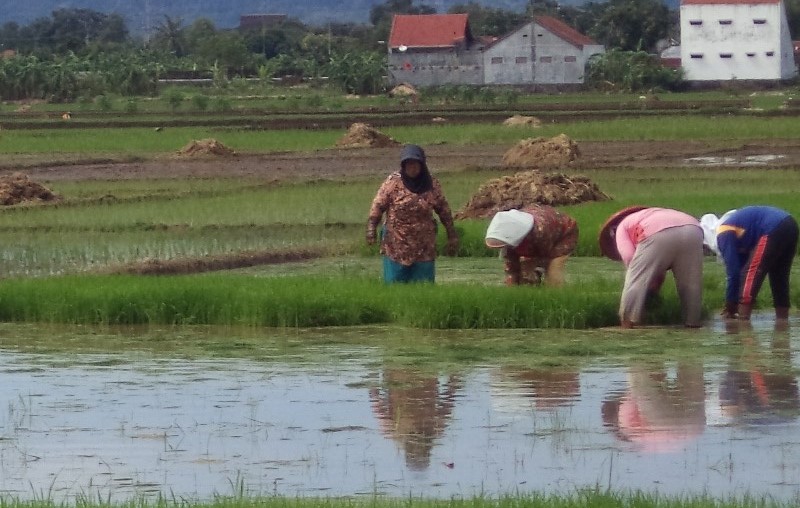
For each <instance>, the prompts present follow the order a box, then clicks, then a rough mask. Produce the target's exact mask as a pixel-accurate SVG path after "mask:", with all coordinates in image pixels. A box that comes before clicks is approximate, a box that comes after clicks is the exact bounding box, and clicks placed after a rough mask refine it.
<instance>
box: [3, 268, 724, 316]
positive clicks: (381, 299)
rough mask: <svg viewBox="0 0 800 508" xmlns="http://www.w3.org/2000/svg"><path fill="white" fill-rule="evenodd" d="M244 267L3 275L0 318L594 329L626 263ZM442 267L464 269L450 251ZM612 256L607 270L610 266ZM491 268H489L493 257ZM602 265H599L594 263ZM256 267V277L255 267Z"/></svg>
mask: <svg viewBox="0 0 800 508" xmlns="http://www.w3.org/2000/svg"><path fill="white" fill-rule="evenodd" d="M354 259H355V260H356V261H355V264H354V265H353V267H351V268H348V267H344V266H340V267H339V268H338V269H337V268H336V264H337V263H339V264H340V263H341V260H333V261H329V262H328V263H327V264H326V263H323V262H322V261H317V262H316V263H317V264H316V266H317V267H318V268H317V273H316V274H315V273H314V272H313V270H311V269H309V268H308V267H307V266H306V264H305V263H294V264H288V265H279V266H274V267H271V270H272V273H270V272H259V271H257V270H255V269H250V270H245V271H242V272H241V273H235V272H234V273H214V274H206V275H190V276H169V277H143V276H124V275H121V276H99V275H93V276H88V275H87V276H65V277H49V278H43V279H30V278H15V279H7V280H6V281H4V283H3V284H1V285H0V320H3V321H13V322H43V323H72V324H102V325H130V324H149V325H163V324H170V325H172V324H175V325H186V324H207V325H229V326H234V325H244V326H257V327H260V326H268V327H315V326H356V325H368V324H386V325H400V326H406V327H411V328H427V329H492V328H568V329H581V328H597V327H603V326H611V325H615V324H616V323H617V319H618V318H617V307H618V305H619V294H620V291H621V286H622V280H621V268H620V267H619V266H618V265H617V264H614V263H611V262H610V261H606V260H600V259H597V260H595V259H585V258H584V259H580V258H579V259H573V260H571V261H570V264H569V265H568V273H569V281H568V284H567V286H566V287H564V288H546V287H512V288H508V287H505V286H503V285H502V284H501V282H500V281H501V280H502V266H501V263H500V261H499V260H495V259H485V261H484V262H485V263H486V265H487V266H486V267H484V269H483V270H481V271H478V272H476V278H475V279H474V280H464V279H463V278H462V279H461V280H448V279H447V278H443V277H440V282H439V283H438V284H435V285H432V284H422V285H392V286H386V285H384V284H383V283H382V282H381V280H380V275H379V267H378V264H377V263H374V264H372V265H369V266H367V265H364V264H361V263H360V262H359V261H358V258H354ZM441 264H443V265H445V267H446V269H445V270H444V271H445V273H451V274H458V276H460V277H463V274H462V270H461V269H460V266H461V265H463V264H468V265H469V266H474V265H475V264H476V262H475V261H473V260H472V259H466V260H449V261H448V263H444V262H442V263H441ZM605 265H607V266H608V268H612V269H611V270H607V271H604V270H603V267H604V266H605ZM707 266H708V268H709V269H708V270H707V272H708V273H707V274H706V276H705V280H706V292H705V299H706V302H708V304H709V305H707V307H708V308H714V307H715V306H717V304H718V302H721V301H722V290H723V288H722V286H723V284H722V283H721V282H722V280H721V279H722V277H721V267H717V266H716V264H715V263H708V264H707ZM492 267H493V268H494V270H493V271H492V270H491V268H492ZM595 267H597V268H599V269H597V268H595ZM255 275H258V276H255ZM663 293H664V296H663V299H662V301H661V302H659V303H658V304H657V305H655V306H653V307H652V308H651V309H650V312H649V313H648V319H649V320H650V321H649V323H650V324H670V323H680V309H679V305H678V300H677V296H676V295H675V290H674V286H673V285H672V284H671V283H668V284H666V287H665V289H664V292H663Z"/></svg>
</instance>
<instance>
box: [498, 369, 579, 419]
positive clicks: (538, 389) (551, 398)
mask: <svg viewBox="0 0 800 508" xmlns="http://www.w3.org/2000/svg"><path fill="white" fill-rule="evenodd" d="M501 374H502V376H503V378H504V380H506V381H507V382H504V383H503V386H504V387H505V388H506V391H505V393H498V395H499V396H500V397H505V398H509V396H513V395H518V394H522V395H525V396H526V397H531V398H532V399H533V400H532V401H533V403H534V404H535V405H536V407H537V408H541V409H552V408H556V407H559V406H566V405H569V404H571V403H572V402H573V401H575V399H577V398H578V396H579V395H580V376H579V374H578V372H577V371H575V370H569V369H563V368H558V369H556V368H552V369H545V368H542V369H519V368H510V367H509V368H504V369H502V371H501ZM507 385H510V386H507ZM512 391H515V392H516V393H512ZM527 407H528V408H529V407H530V404H528V405H527Z"/></svg>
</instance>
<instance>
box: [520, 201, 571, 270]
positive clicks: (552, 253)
mask: <svg viewBox="0 0 800 508" xmlns="http://www.w3.org/2000/svg"><path fill="white" fill-rule="evenodd" d="M522 211H523V212H528V213H529V214H531V215H533V229H531V231H530V233H528V234H527V236H525V238H523V239H522V242H521V243H520V244H519V245H518V246H516V247H507V248H506V249H505V272H506V275H508V276H510V277H512V278H516V279H518V278H519V277H520V276H521V275H522V267H521V263H520V258H529V259H534V258H535V259H538V260H541V261H542V264H543V266H544V267H546V266H547V265H546V264H544V263H545V262H546V261H548V260H550V259H554V258H558V257H561V256H567V255H569V254H572V252H573V251H574V250H575V246H576V245H577V244H578V223H577V222H575V219H573V218H572V217H570V216H569V215H567V214H565V213H562V212H559V211H558V210H556V209H555V208H553V207H550V206H546V205H533V206H530V207H527V208H523V209H522Z"/></svg>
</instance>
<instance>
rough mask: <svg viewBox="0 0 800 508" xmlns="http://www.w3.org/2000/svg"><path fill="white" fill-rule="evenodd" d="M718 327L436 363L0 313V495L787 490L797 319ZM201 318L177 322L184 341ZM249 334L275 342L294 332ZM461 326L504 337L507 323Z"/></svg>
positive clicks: (329, 345)
mask: <svg viewBox="0 0 800 508" xmlns="http://www.w3.org/2000/svg"><path fill="white" fill-rule="evenodd" d="M716 326H717V327H716V328H713V327H712V328H711V329H709V330H706V331H704V332H702V333H704V334H705V335H698V334H695V335H696V336H697V337H698V339H697V340H701V337H702V340H718V341H720V343H724V344H727V345H728V346H729V347H727V348H721V349H724V350H726V351H729V352H731V353H729V354H720V355H718V356H702V355H701V356H697V355H695V356H691V355H687V358H680V359H663V358H662V359H659V360H658V361H656V362H652V361H646V362H645V361H643V360H641V359H638V360H625V359H622V360H620V359H619V358H615V359H613V360H612V359H607V358H602V357H601V358H596V359H592V360H587V361H581V362H580V363H579V364H578V365H576V366H571V365H570V364H564V363H563V362H562V363H558V362H553V363H558V365H559V366H557V367H552V366H551V367H546V366H545V365H549V364H550V363H548V362H547V361H546V360H547V359H539V360H544V361H539V362H538V363H537V364H536V366H533V367H531V366H528V367H525V366H520V365H517V364H515V363H512V362H508V361H502V362H500V361H493V360H492V359H491V358H489V359H486V358H481V359H478V360H476V359H474V358H473V359H471V360H470V361H462V362H459V361H448V362H442V364H441V365H444V366H443V367H442V366H437V367H435V368H430V366H424V365H423V366H420V365H417V364H416V362H414V361H402V359H398V358H391V359H390V358H388V357H387V355H386V352H385V350H384V348H382V347H381V339H380V338H378V340H371V341H370V340H360V341H345V340H341V341H337V340H336V337H335V336H336V334H343V333H346V331H343V330H319V331H316V332H307V336H306V338H304V339H303V340H304V341H306V340H307V339H308V337H310V336H312V335H314V334H316V335H317V339H318V340H307V342H308V344H309V346H308V347H306V348H298V347H283V348H280V347H278V348H276V349H275V351H273V352H272V353H271V354H270V355H268V356H267V357H263V356H261V357H258V358H242V356H247V355H242V354H239V355H237V356H239V357H238V358H237V357H232V356H230V355H228V356H227V357H226V355H225V353H224V351H223V352H222V353H220V352H219V351H217V353H216V354H214V355H211V354H206V355H202V354H197V353H196V352H194V353H193V354H179V353H175V352H174V351H173V352H170V353H163V352H162V353H157V352H154V350H153V348H149V349H147V350H143V349H144V348H143V349H142V350H140V351H139V352H136V351H134V349H133V346H130V344H137V343H138V342H137V341H141V342H145V339H144V338H141V337H137V335H136V334H135V333H134V332H130V334H128V335H125V334H122V336H115V337H112V338H110V339H109V342H111V341H116V342H119V343H126V344H129V346H128V347H124V348H122V350H123V352H117V353H110V352H98V351H96V350H87V349H86V348H83V349H81V348H78V347H75V348H69V347H61V348H56V347H52V346H48V347H44V346H42V343H41V341H42V339H41V337H40V336H41V335H42V332H36V330H35V329H32V328H30V327H14V326H12V325H4V328H3V330H2V333H3V336H4V338H3V339H2V341H0V344H2V347H3V349H2V360H0V383H1V384H2V386H3V388H4V389H3V391H2V394H0V403H1V404H2V408H3V411H2V413H0V495H3V496H11V497H14V498H18V499H42V498H44V499H52V500H55V501H61V500H73V499H75V498H76V497H79V496H87V495H88V496H98V495H99V496H101V497H102V498H103V499H110V500H120V501H121V500H126V499H131V498H133V497H141V496H145V497H147V496H150V495H152V496H156V495H165V496H167V497H170V498H172V497H174V498H180V499H196V500H207V499H210V498H212V497H213V496H215V495H234V494H242V493H244V494H249V495H268V494H270V495H271V494H278V495H287V496H298V495H299V496H341V495H347V496H352V495H365V496H372V495H375V494H378V495H391V496H408V495H414V496H425V497H438V498H450V497H453V496H471V495H484V496H496V495H502V494H515V493H526V492H541V493H558V494H567V495H568V494H571V493H574V492H575V490H576V489H580V488H600V489H603V490H605V489H611V490H625V491H627V490H629V489H638V490H643V491H646V492H658V493H662V494H666V495H693V494H696V495H701V494H709V495H712V496H718V497H721V498H726V497H728V496H732V495H736V496H744V495H752V496H770V497H772V498H774V499H777V500H783V501H796V500H798V499H800V495H798V493H800V440H798V438H797V436H798V435H800V423H799V420H798V414H800V396H799V395H798V384H797V375H796V374H797V360H796V359H795V354H794V350H795V349H796V348H797V346H798V345H799V344H800V335H798V332H797V329H800V326H795V328H796V330H774V329H773V327H772V324H771V323H768V322H767V321H766V320H765V321H763V322H756V324H755V325H754V328H753V329H747V330H744V331H735V332H726V331H725V330H723V329H721V324H717V325H716ZM59 333H62V334H63V335H64V339H63V340H62V343H78V342H80V341H79V340H77V339H76V338H75V337H74V333H73V335H70V333H69V332H65V331H61V332H53V331H48V332H46V333H45V335H48V334H49V335H50V336H49V337H48V339H47V340H53V337H55V340H56V342H57V341H58V339H59V338H58V334H59ZM169 333H170V332H166V335H169ZM192 333H193V332H192V331H191V330H187V329H177V330H176V331H175V334H176V335H180V337H181V338H180V340H181V341H183V342H184V343H187V342H188V343H191V342H192V341H193V337H192ZM220 333H222V332H220ZM258 333H263V334H264V338H263V340H264V341H265V342H266V341H269V340H271V339H270V338H269V335H270V333H287V332H275V331H261V332H258ZM369 333H374V332H369ZM385 333H388V334H391V333H392V332H390V331H389V332H385ZM414 333H415V334H416V333H417V332H416V331H414ZM419 333H420V334H424V333H425V332H419ZM470 333H471V335H472V338H473V339H474V340H482V339H485V340H495V339H497V335H498V334H500V333H502V331H497V330H495V331H486V332H475V331H472V332H470ZM575 333H576V334H578V333H580V332H575ZM596 333H597V332H596ZM632 333H635V332H632ZM672 333H683V332H676V331H673V332H672ZM686 333H689V332H686ZM198 340H199V339H198ZM654 340H655V339H654ZM147 341H150V342H158V340H155V339H153V338H152V337H148V338H147ZM231 341H232V342H231V343H230V344H231V347H232V348H233V346H234V344H235V343H234V342H233V339H231ZM223 343H224V342H223ZM48 344H49V343H48ZM216 344H217V346H216V347H217V349H220V350H224V348H223V347H219V346H218V344H219V342H217V343H216ZM731 344H732V345H733V347H730V346H731ZM45 349H46V350H47V351H49V352H40V351H43V350H45ZM76 350H77V351H78V352H77V353H76V352H65V351H76ZM109 350H110V348H109Z"/></svg>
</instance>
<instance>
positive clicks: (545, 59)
mask: <svg viewBox="0 0 800 508" xmlns="http://www.w3.org/2000/svg"><path fill="white" fill-rule="evenodd" d="M539 61H540V62H541V63H552V62H553V57H552V56H542V57H539Z"/></svg>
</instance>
